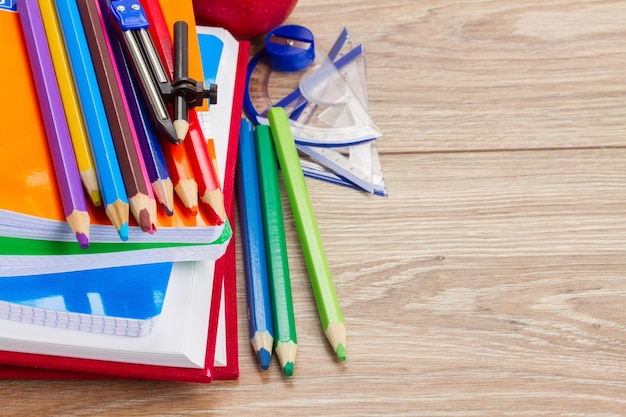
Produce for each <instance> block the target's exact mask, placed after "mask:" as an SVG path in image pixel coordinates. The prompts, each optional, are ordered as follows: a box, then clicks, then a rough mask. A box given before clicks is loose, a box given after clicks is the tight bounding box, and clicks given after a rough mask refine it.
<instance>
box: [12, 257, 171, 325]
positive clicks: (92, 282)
mask: <svg viewBox="0 0 626 417" xmlns="http://www.w3.org/2000/svg"><path fill="white" fill-rule="evenodd" d="M171 271H172V263H171V262H164V263H157V264H144V265H132V266H125V267H113V268H102V269H91V270H84V271H73V272H65V273H57V274H40V275H28V276H18V277H5V278H0V319H8V320H14V321H19V322H24V323H33V324H39V325H44V326H51V327H59V328H66V329H74V330H79V331H85V332H93V333H103V334H113V335H123V336H143V335H145V334H148V333H149V332H150V331H151V330H152V328H153V326H154V325H155V324H156V321H157V318H158V316H159V315H160V314H161V308H162V307H163V300H164V298H165V293H166V291H167V285H168V282H169V278H170V273H171Z"/></svg>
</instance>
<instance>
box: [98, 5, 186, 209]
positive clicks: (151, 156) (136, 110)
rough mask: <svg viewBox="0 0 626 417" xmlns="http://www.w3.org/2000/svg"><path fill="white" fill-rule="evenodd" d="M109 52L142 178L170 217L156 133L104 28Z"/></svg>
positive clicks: (170, 194)
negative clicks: (132, 128)
mask: <svg viewBox="0 0 626 417" xmlns="http://www.w3.org/2000/svg"><path fill="white" fill-rule="evenodd" d="M100 7H101V9H102V10H104V8H105V7H106V8H107V10H108V8H109V7H110V3H109V1H108V0H102V1H100ZM106 26H107V30H108V35H109V41H110V46H111V51H112V53H113V57H114V59H115V63H116V64H117V70H118V73H119V76H120V81H121V83H122V89H123V90H124V92H125V93H126V101H127V103H128V109H129V112H130V118H131V120H132V122H133V124H134V126H135V132H136V136H137V144H138V145H139V149H140V150H141V155H142V156H143V162H144V164H145V167H146V174H147V176H148V179H149V181H150V184H151V186H152V191H153V193H154V196H155V197H156V199H157V200H158V201H159V203H161V206H162V207H163V209H164V210H165V212H166V213H167V215H168V216H171V215H172V214H173V213H174V186H173V185H172V180H171V179H170V174H169V172H168V170H167V166H166V163H165V156H164V155H163V151H162V149H161V145H160V144H159V142H158V138H157V133H156V130H155V128H154V125H153V123H152V120H151V117H150V114H149V113H148V109H147V103H146V101H145V99H144V97H143V94H142V93H141V89H140V86H139V84H138V83H137V82H135V79H134V75H133V70H132V68H131V66H130V63H129V62H128V59H127V58H126V56H125V55H124V50H123V48H122V44H121V42H120V40H119V38H118V37H117V35H116V33H115V29H114V28H113V26H112V25H111V24H107V25H106Z"/></svg>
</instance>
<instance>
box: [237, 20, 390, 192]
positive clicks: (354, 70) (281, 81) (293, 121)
mask: <svg viewBox="0 0 626 417" xmlns="http://www.w3.org/2000/svg"><path fill="white" fill-rule="evenodd" d="M246 81H247V82H246V91H245V97H244V110H245V112H246V115H247V116H248V118H249V119H250V120H252V122H253V123H255V124H269V122H268V120H267V112H268V111H269V110H270V109H271V108H272V107H283V108H284V109H285V111H286V113H287V115H288V116H289V123H290V126H291V130H292V132H293V136H294V140H295V142H296V147H297V148H298V151H299V154H300V161H301V165H302V169H303V171H304V174H305V175H306V176H308V177H312V178H316V179H321V180H325V181H328V182H331V183H335V184H339V185H343V186H347V187H351V188H355V189H359V190H363V191H366V192H368V193H372V194H375V195H379V196H387V188H386V186H385V180H384V177H383V172H382V168H381V165H380V160H379V157H378V151H377V149H376V140H377V139H381V138H382V132H381V131H380V129H379V128H378V126H376V123H375V122H374V121H373V120H372V118H371V117H370V114H369V113H368V110H367V103H368V97H367V79H366V68H365V51H364V48H363V45H361V44H359V45H356V46H354V45H353V42H352V39H351V38H350V36H349V34H348V30H347V29H346V28H344V29H343V30H342V31H341V33H340V34H339V36H338V37H337V39H336V41H335V43H334V44H333V45H332V47H331V48H330V49H329V50H328V52H325V50H324V49H323V48H322V47H320V46H319V45H318V44H317V43H316V42H315V39H314V37H313V34H312V33H311V31H310V30H308V29H307V28H305V27H303V26H298V25H285V26H281V27H278V28H276V29H274V30H273V31H271V32H270V33H268V34H267V36H266V38H265V48H264V49H262V50H261V51H260V52H258V53H257V54H256V55H255V56H254V57H253V58H252V59H251V60H250V62H249V64H248V73H247V80H246Z"/></svg>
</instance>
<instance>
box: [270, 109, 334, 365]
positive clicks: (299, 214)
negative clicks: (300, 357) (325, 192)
mask: <svg viewBox="0 0 626 417" xmlns="http://www.w3.org/2000/svg"><path fill="white" fill-rule="evenodd" d="M268 119H269V123H270V129H271V132H272V138H273V140H274V145H275V146H276V154H277V156H278V162H279V164H280V169H281V172H282V174H283V179H284V181H285V188H286V190H287V195H288V197H289V203H290V205H291V210H292V212H293V216H294V219H295V221H296V229H297V230H298V236H299V237H300V243H301V245H302V252H303V253H304V258H305V261H306V266H307V270H308V271H309V278H310V279H311V285H312V287H313V294H314V295H315V302H316V304H317V309H318V312H319V314H320V319H321V321H322V328H323V330H324V333H325V335H326V338H327V339H328V341H329V342H330V345H331V346H332V348H333V350H334V351H335V354H336V355H337V357H338V358H339V360H340V361H344V360H345V359H346V326H345V324H344V320H343V314H342V313H341V308H340V307H339V300H338V299H337V293H336V291H335V285H334V283H333V279H332V276H331V274H330V268H329V265H328V260H327V259H326V252H325V251H324V245H323V244H322V239H321V236H320V233H319V229H318V227H317V222H316V220H315V214H314V212H313V207H312V205H311V199H310V197H309V192H308V190H307V188H306V183H305V181H304V174H303V173H302V166H301V165H300V158H299V157H298V151H297V149H296V146H295V142H294V139H293V135H292V133H291V127H290V126H289V119H288V117H287V114H286V113H285V110H284V109H283V108H282V107H274V108H272V109H270V110H269V112H268Z"/></svg>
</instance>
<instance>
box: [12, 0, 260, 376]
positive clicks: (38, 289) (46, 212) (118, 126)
mask: <svg viewBox="0 0 626 417" xmlns="http://www.w3.org/2000/svg"><path fill="white" fill-rule="evenodd" d="M144 3H146V4H145V9H144V8H143V7H142V5H141V4H140V3H138V2H128V1H125V0H115V1H113V2H110V1H108V0H99V1H92V0H70V1H65V0H64V1H54V0H18V1H17V2H8V3H7V2H3V4H2V5H0V36H2V38H3V39H4V42H3V44H2V47H0V50H2V52H3V60H2V61H1V62H0V73H1V74H2V75H3V76H4V79H5V80H9V82H7V83H6V87H7V88H6V89H5V93H6V94H7V96H6V97H9V99H8V100H3V101H2V103H0V118H1V119H2V122H3V123H2V126H3V129H4V132H3V133H4V134H3V136H4V137H5V139H6V140H5V142H4V143H5V145H6V146H4V149H3V152H2V153H0V173H1V174H0V176H1V177H2V180H3V183H4V186H3V187H2V189H1V190H0V265H1V266H0V277H1V278H0V340H1V341H2V342H1V343H2V349H3V350H2V351H0V363H2V364H3V365H1V366H0V376H1V377H18V376H19V377H20V378H114V377H123V378H149V379H166V380H174V381H191V382H210V381H211V380H212V379H220V378H235V377H237V375H238V365H237V334H236V305H235V259H234V256H235V250H234V242H233V239H232V234H233V230H232V225H233V214H234V196H233V188H234V185H233V183H234V171H235V163H236V155H237V147H238V137H239V115H240V114H241V108H242V100H243V88H244V85H245V68H246V63H247V55H248V50H249V44H248V43H247V42H238V41H236V40H234V38H232V37H231V36H230V35H229V34H228V33H227V32H226V31H224V30H222V29H215V28H202V29H200V28H198V30H196V26H195V21H194V17H193V8H192V5H191V1H183V2H181V1H173V0H146V1H145V2H144ZM129 10H132V11H133V12H138V11H141V12H144V14H143V15H142V16H141V19H140V20H141V21H142V23H141V24H140V25H139V27H133V29H132V30H129V29H128V28H126V27H125V26H124V24H125V23H124V24H121V25H120V26H119V27H117V26H115V22H114V20H113V19H112V14H114V12H115V11H117V12H118V13H122V14H123V12H126V11H129ZM131 20H133V17H131ZM145 22H147V25H146V24H145ZM176 22H185V23H186V24H185V25H181V23H177V27H178V29H177V36H176V37H174V36H173V31H174V26H175V23H176ZM128 32H130V33H128ZM150 38H151V41H146V39H150ZM175 38H176V39H177V40H178V42H175ZM181 38H182V40H181ZM185 38H187V39H185ZM138 39H143V41H142V45H143V47H144V48H148V49H150V48H152V49H150V52H145V51H144V52H143V53H142V55H141V57H143V58H146V57H149V58H148V59H158V60H159V62H160V63H161V65H162V66H161V67H160V69H161V70H162V72H160V73H159V74H160V75H161V76H164V77H165V78H166V79H167V81H168V82H170V84H171V86H173V87H171V88H170V90H169V98H168V100H171V104H168V105H166V106H164V107H161V106H159V105H158V100H157V101H151V100H153V99H154V100H156V99H158V98H159V97H160V93H159V92H158V91H156V90H154V89H153V88H152V87H154V85H153V84H151V82H152V81H153V79H152V78H145V79H143V81H141V82H139V81H138V78H139V77H141V76H142V75H145V76H146V77H147V76H148V75H149V74H148V73H143V74H142V73H141V71H142V68H143V67H142V65H141V62H138V59H139V56H135V58H136V60H135V61H132V59H133V58H132V50H133V48H134V45H135V42H136V41H137V40H138ZM174 43H176V47H174ZM185 44H186V45H185ZM202 45H204V48H202ZM207 45H208V46H207ZM187 60H188V63H187V62H184V63H183V62H182V61H187ZM144 63H145V62H144ZM153 63H154V62H153ZM187 65H188V67H187ZM151 68H154V66H152V67H151ZM151 71H152V70H151ZM152 73H154V71H153V72H152ZM152 73H151V74H152ZM150 77H152V75H150ZM176 80H179V81H181V80H182V81H181V83H178V84H177V83H175V82H174V81H176ZM190 80H192V81H195V82H191V81H190ZM166 84H167V83H166ZM183 84H184V85H183ZM177 86H178V87H177ZM216 86H219V94H218V95H217V96H215V94H214V93H215V91H216V88H217V87H216ZM211 92H212V93H213V94H212V93H211ZM155 93H156V94H155ZM183 97H184V98H185V99H184V100H182V98H183ZM203 98H206V99H207V100H204V103H203V102H202V101H203V100H201V99H203ZM216 99H217V101H216ZM183 101H184V103H183ZM206 101H212V103H211V105H210V106H208V105H207V104H206ZM168 106H170V107H173V108H174V109H176V111H174V112H172V113H173V114H174V120H170V119H171V118H170V114H171V113H170V111H169V107H168ZM163 109H166V110H167V111H166V113H167V114H164V113H163ZM165 119H167V120H165ZM176 122H180V123H176ZM157 123H159V124H160V126H157V125H156V124H157ZM169 124H171V125H172V126H174V125H176V128H174V129H173V131H174V134H173V135H169V136H168V132H169V129H168V128H169ZM181 125H182V127H181ZM70 126H72V129H70ZM164 126H165V127H164ZM170 136H174V137H170ZM181 141H182V144H179V143H180V142H181ZM174 142H176V143H174ZM81 144H82V147H81ZM81 149H82V151H81ZM81 152H82V153H81ZM77 242H78V243H77Z"/></svg>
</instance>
